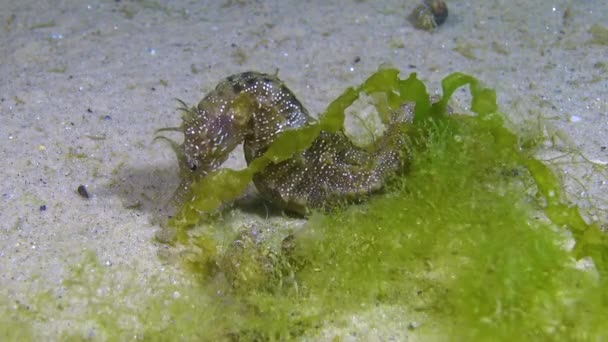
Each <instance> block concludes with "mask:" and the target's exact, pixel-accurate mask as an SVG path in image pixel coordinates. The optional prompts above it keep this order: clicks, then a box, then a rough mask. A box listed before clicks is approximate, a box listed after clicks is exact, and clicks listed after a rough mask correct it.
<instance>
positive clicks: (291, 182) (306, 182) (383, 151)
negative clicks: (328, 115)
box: [164, 72, 413, 215]
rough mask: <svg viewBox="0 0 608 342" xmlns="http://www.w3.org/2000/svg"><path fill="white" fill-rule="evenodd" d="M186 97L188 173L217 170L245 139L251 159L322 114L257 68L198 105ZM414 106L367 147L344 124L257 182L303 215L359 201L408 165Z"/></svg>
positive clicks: (181, 149) (183, 160)
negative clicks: (407, 129) (406, 130)
mask: <svg viewBox="0 0 608 342" xmlns="http://www.w3.org/2000/svg"><path fill="white" fill-rule="evenodd" d="M182 104H183V108H181V109H182V110H183V112H184V115H183V123H182V125H181V127H179V130H180V131H182V132H183V134H184V141H183V143H182V144H179V145H178V144H175V143H173V144H174V145H173V147H174V150H175V151H176V153H177V156H178V160H179V162H180V172H181V174H182V178H184V177H186V176H201V177H204V176H205V175H206V174H208V173H209V172H211V171H213V170H216V169H217V168H218V167H219V166H220V165H221V164H222V163H223V162H224V161H225V160H226V159H227V157H228V154H229V153H230V152H231V151H233V150H234V149H235V148H236V147H237V146H238V145H239V144H241V143H243V146H244V154H245V160H246V162H247V164H250V163H251V162H252V161H253V160H255V159H256V158H257V157H259V156H261V155H263V154H264V152H266V150H267V149H268V147H269V146H270V145H271V144H272V143H273V142H274V140H275V139H276V138H277V136H278V135H279V134H281V133H282V132H284V131H286V130H290V129H297V128H302V127H306V126H308V125H311V124H314V123H315V122H316V120H315V119H313V118H312V117H311V116H310V115H309V114H308V111H307V110H306V109H305V108H304V106H303V105H302V104H301V102H300V101H299V100H298V99H297V98H296V97H295V95H294V94H293V93H292V91H291V90H289V88H287V87H286V86H285V84H284V83H283V82H282V81H281V80H280V79H279V78H278V77H277V76H274V75H269V74H264V73H258V72H244V73H240V74H235V75H232V76H229V77H228V78H226V79H225V80H223V81H222V82H220V83H219V84H218V85H217V86H216V88H215V89H214V90H213V91H211V92H210V93H209V94H207V95H206V96H205V97H204V98H203V99H202V100H201V101H200V102H199V104H198V106H196V107H192V108H188V107H187V106H186V105H185V104H184V103H182ZM412 113H413V104H412V105H406V106H404V107H403V109H402V110H401V111H398V112H396V113H395V114H393V116H392V118H391V120H390V122H389V124H388V127H387V129H386V131H385V133H384V135H383V136H382V137H381V138H379V139H377V141H376V142H374V143H373V144H372V146H368V147H366V148H362V147H359V146H356V145H355V144H353V142H352V141H351V140H350V139H349V138H348V136H347V135H346V134H345V133H344V132H328V131H321V133H320V134H319V136H318V137H317V138H316V140H315V141H314V142H313V143H312V145H311V146H310V147H309V148H308V149H307V150H305V151H303V152H301V153H297V154H296V155H294V156H292V158H290V159H288V160H285V161H283V162H280V163H276V164H270V165H268V166H267V167H266V168H265V169H264V170H263V171H261V172H258V173H257V174H255V175H254V177H253V182H254V184H255V186H256V188H257V189H258V191H259V193H260V194H261V195H262V196H263V197H264V198H266V199H267V200H269V201H270V202H272V203H274V204H275V205H277V206H279V207H280V208H283V209H284V210H286V211H289V212H294V213H297V214H300V215H306V214H308V213H309V212H310V210H311V209H316V208H330V207H333V206H335V205H337V204H338V203H342V202H346V201H349V202H350V201H361V200H363V199H365V198H366V197H367V196H368V195H369V194H371V193H373V192H376V191H379V190H381V189H382V188H383V186H384V185H385V184H386V182H387V180H388V178H390V177H391V176H392V175H394V174H395V173H397V172H399V171H400V170H403V168H404V166H405V165H406V162H407V154H406V153H405V151H404V150H405V149H404V143H405V142H404V138H403V135H402V134H401V133H400V127H401V125H400V124H401V123H402V122H403V121H405V120H407V118H409V117H412V115H413V114H412ZM164 130H175V129H164ZM188 173H191V175H187V174H188ZM189 178H191V177H189ZM182 186H183V185H182Z"/></svg>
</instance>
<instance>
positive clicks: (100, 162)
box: [0, 0, 608, 337]
mask: <svg viewBox="0 0 608 342" xmlns="http://www.w3.org/2000/svg"><path fill="white" fill-rule="evenodd" d="M49 2H50V1H49ZM8 3H9V1H2V3H1V4H0V32H1V34H0V63H1V64H0V96H1V99H2V102H1V103H0V120H1V121H0V141H1V143H0V160H1V161H2V165H3V167H2V168H0V179H1V182H0V193H1V194H2V198H0V297H2V296H4V297H6V303H9V304H10V305H14V303H16V301H19V302H20V303H25V304H26V305H27V304H28V300H29V298H30V296H31V295H32V294H33V293H39V292H40V291H47V290H48V291H50V293H52V294H53V295H56V296H61V295H67V296H69V295H70V294H64V293H62V291H63V288H62V284H61V281H62V279H63V278H64V277H65V276H66V274H67V272H68V270H69V268H70V267H71V266H72V265H74V264H77V263H78V262H80V261H81V260H82V258H83V255H84V251H85V250H89V251H92V252H94V253H95V254H96V255H97V256H98V258H99V260H100V262H102V263H104V264H107V265H108V268H109V269H125V268H126V269H129V270H131V271H133V272H134V273H135V274H138V275H140V278H139V281H141V282H142V284H145V280H146V279H147V278H148V277H152V276H154V275H158V274H161V275H162V277H165V276H166V277H167V279H170V278H171V277H173V276H175V277H178V278H179V271H176V270H175V269H174V268H173V267H166V268H163V265H162V264H161V262H160V261H159V259H158V257H157V255H156V254H157V252H158V250H159V248H160V247H159V245H158V244H156V243H155V242H154V241H153V236H154V232H155V230H156V228H157V227H156V226H155V223H154V222H156V221H155V220H156V219H158V217H159V216H162V215H163V214H166V213H163V212H162V210H163V207H164V203H165V201H166V200H167V199H168V198H169V196H170V195H171V192H172V190H173V188H174V187H175V186H176V185H177V182H178V179H177V167H176V162H175V159H174V156H173V153H172V151H171V150H170V149H169V148H168V147H167V146H166V145H164V144H152V138H153V136H154V131H155V130H156V129H158V128H160V127H166V126H177V125H179V123H180V113H179V112H178V111H176V110H175V107H176V106H177V103H176V101H175V100H174V98H180V99H182V100H184V101H185V102H186V103H188V104H194V103H196V102H198V101H199V100H200V99H201V98H202V96H203V95H204V93H206V92H208V91H209V90H211V89H212V88H213V87H214V86H215V84H216V83H217V82H218V81H220V80H221V79H222V78H224V77H226V76H228V75H230V74H233V73H237V72H241V71H246V70H257V71H263V72H269V73H272V72H274V71H275V70H277V69H278V70H279V75H280V77H281V78H282V79H283V80H284V81H285V82H286V84H287V85H288V86H289V87H290V88H291V89H292V90H293V91H294V92H295V94H296V95H297V96H298V98H299V99H300V101H301V102H302V103H303V104H304V105H305V106H306V107H307V108H308V109H309V111H310V112H311V113H319V112H321V111H322V110H323V109H324V107H325V106H326V105H327V104H328V103H329V102H330V101H331V100H332V99H334V98H335V97H336V96H337V95H339V94H340V93H341V92H342V90H343V89H344V88H345V87H347V86H350V85H356V84H358V83H360V82H361V81H363V80H364V79H365V78H366V77H368V76H369V75H370V74H371V73H372V72H374V71H375V70H376V69H377V68H378V66H379V65H380V64H384V63H386V64H389V65H392V66H394V67H397V68H399V69H400V70H402V74H403V75H407V74H408V73H410V72H417V73H418V75H419V77H420V78H422V79H423V80H425V81H426V82H427V85H428V86H429V89H430V90H431V91H432V92H439V89H440V84H439V82H440V80H441V79H442V78H443V77H445V76H446V75H448V74H449V73H451V72H454V71H462V72H466V73H470V74H472V75H474V76H476V77H478V78H479V79H481V80H482V81H484V82H485V83H486V84H487V85H488V86H490V87H492V88H494V89H496V90H497V92H498V95H499V103H500V106H501V109H502V110H503V111H504V112H505V113H507V115H508V116H509V117H511V118H513V119H514V120H516V121H521V120H524V119H532V120H535V118H537V117H538V116H542V117H543V118H546V119H548V122H549V123H550V124H551V125H552V126H553V127H554V129H555V132H563V133H565V134H566V135H567V136H569V137H570V143H571V144H572V145H574V146H575V147H576V148H578V149H580V151H582V153H583V154H584V155H585V156H586V157H588V158H589V159H592V160H595V161H597V162H599V163H606V162H608V151H606V148H605V147H606V146H607V145H608V137H607V133H608V104H607V100H608V96H607V94H608V69H607V68H608V67H607V66H606V65H608V46H602V45H595V44H590V43H589V40H590V39H591V35H590V34H589V33H588V29H589V27H590V26H591V25H592V24H595V23H599V24H602V25H604V26H608V20H607V18H608V2H605V1H576V2H573V1H567V0H559V1H551V2H546V1H525V0H514V1H513V0H500V1H498V0H483V1H482V0H473V1H464V0H463V1H450V2H449V3H448V6H449V10H450V15H449V18H448V21H447V22H446V24H445V25H443V26H441V27H440V28H439V29H438V30H437V31H436V32H434V33H427V32H423V31H419V30H416V29H414V28H413V27H412V25H411V24H410V23H409V22H408V21H407V20H406V16H407V15H408V14H409V12H410V11H411V9H412V8H413V7H414V6H415V5H416V4H417V2H416V1H406V2H405V3H404V1H378V2H375V1H332V2H330V3H334V4H333V5H330V4H326V2H325V1H312V2H309V1H289V2H286V1H228V0H223V1H208V3H211V4H208V5H198V4H197V5H194V4H196V3H197V2H194V1H170V2H168V3H166V4H165V3H164V2H162V3H163V4H160V5H159V4H158V3H157V2H156V1H143V2H139V1H137V2H136V1H116V2H115V1H93V2H91V1H89V2H83V1H75V0H71V1H53V4H48V5H40V3H42V2H41V1H33V0H22V1H19V2H17V1H15V2H12V3H11V4H8ZM338 4H340V5H338ZM568 6H569V7H568ZM567 8H568V9H569V11H570V13H572V16H571V17H570V18H568V19H564V12H565V11H566V9H567ZM457 50H460V51H461V52H458V51H457ZM462 51H468V52H470V53H472V54H473V55H474V58H467V57H465V56H464V54H463V53H462ZM355 60H359V61H358V62H355ZM598 63H604V64H598ZM194 71H198V72H197V73H195V72H194ZM462 98H463V100H462V102H461V103H457V104H456V105H457V106H459V105H460V106H461V107H462V108H465V109H466V107H467V103H466V102H465V100H464V98H466V96H465V97H462ZM602 147H603V149H602ZM567 171H568V174H567V177H568V178H567V179H569V180H570V181H569V183H571V184H572V187H571V190H572V193H573V195H575V196H579V198H578V199H579V200H581V201H582V203H583V204H584V203H586V202H585V201H586V200H587V199H590V200H591V201H592V202H594V203H595V205H599V206H601V205H602V203H604V201H605V198H604V197H602V193H606V190H607V185H606V183H605V179H603V178H602V177H598V176H597V175H592V174H590V167H589V166H584V167H578V168H575V167H567ZM576 179H580V180H582V182H583V184H584V185H586V186H587V187H588V188H587V190H588V191H587V192H585V193H582V191H583V189H582V188H581V187H580V186H579V185H577V183H576V182H574V181H573V180H576ZM80 184H84V185H86V186H87V189H88V192H89V194H90V198H89V199H84V198H82V197H81V196H79V195H78V194H77V192H76V189H77V187H78V186H79V185H80ZM136 203H140V204H141V208H140V209H129V208H127V207H126V206H128V205H133V204H136ZM41 205H46V210H44V211H41V210H40V206H41ZM599 215H601V212H600V213H599ZM120 266H123V267H122V268H121V267H120ZM113 277H115V278H114V280H115V282H116V283H115V284H114V285H113V286H119V285H120V283H121V282H127V281H130V280H129V278H125V277H123V276H121V274H120V272H118V273H116V274H113ZM0 304H2V305H8V304H5V303H0ZM63 315H65V317H54V319H53V320H51V321H50V322H46V323H45V324H46V327H47V329H51V330H49V331H48V334H49V336H50V337H53V336H56V335H54V334H56V333H58V332H59V331H61V330H62V329H64V328H66V327H68V325H69V324H70V322H72V325H71V326H69V327H68V328H67V329H68V330H70V329H76V330H80V329H84V328H83V327H79V326H76V327H75V326H74V325H78V323H77V322H78V320H77V318H74V317H73V313H70V312H65V311H64V313H63ZM74 322H76V323H74ZM49 327H50V328H49ZM381 336H386V335H381Z"/></svg>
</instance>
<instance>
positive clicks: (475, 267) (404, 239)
mask: <svg viewBox="0 0 608 342" xmlns="http://www.w3.org/2000/svg"><path fill="white" fill-rule="evenodd" d="M465 85H468V86H469V88H470V90H471V94H472V99H473V100H472V101H473V102H472V106H471V108H472V110H473V111H474V112H475V115H447V114H446V112H447V105H448V100H449V98H450V97H451V95H452V94H453V93H454V91H455V90H456V89H458V88H459V87H462V86H465ZM442 87H443V94H444V95H443V97H442V99H441V100H439V101H438V102H436V103H434V104H431V101H430V99H429V96H428V94H427V92H426V88H425V86H424V84H423V83H422V82H420V81H419V80H418V79H417V78H416V76H415V75H410V76H409V77H408V78H406V79H400V78H399V77H398V72H397V71H395V70H392V69H386V70H381V71H379V72H378V73H376V74H374V75H373V76H372V77H370V78H369V79H368V80H367V81H366V82H365V83H364V84H363V85H362V86H360V87H358V88H349V89H347V90H346V91H345V92H344V93H343V95H342V96H340V97H339V98H338V100H336V101H334V102H333V103H332V104H331V105H330V106H329V108H328V110H327V112H326V114H325V116H323V118H322V119H321V120H320V123H319V126H313V128H309V129H308V130H303V131H294V132H291V133H289V134H286V135H285V136H286V137H285V138H282V140H281V139H280V140H279V142H278V143H276V144H274V145H273V146H272V147H271V149H270V150H269V152H268V153H267V154H266V155H265V156H263V157H262V159H260V161H256V162H254V163H252V164H251V165H254V166H253V167H251V166H250V167H249V168H248V169H245V170H241V171H235V170H221V171H218V173H217V175H219V176H213V177H214V178H213V179H214V180H213V182H211V181H209V180H208V179H207V180H205V179H202V180H199V183H196V186H195V190H194V191H195V192H197V193H198V195H199V196H198V197H197V198H200V197H204V198H205V199H204V200H202V201H199V200H198V199H197V201H199V202H196V203H188V204H187V205H186V209H184V208H182V210H181V212H180V216H178V218H177V219H175V220H173V221H172V222H171V224H173V225H174V226H173V227H174V229H175V230H177V232H178V235H179V238H178V239H177V244H178V245H180V246H181V247H183V248H184V249H185V250H186V252H184V253H180V254H179V255H180V258H179V260H180V262H183V264H184V265H186V266H187V267H186V268H184V270H187V271H188V272H185V273H186V276H190V277H192V279H193V280H194V281H193V282H192V283H178V284H169V283H166V282H164V281H162V280H153V281H151V282H150V283H149V288H150V289H154V295H153V296H151V297H150V298H147V299H145V300H144V301H143V303H141V304H140V305H137V306H134V305H125V299H127V298H130V297H132V296H135V295H136V294H137V293H138V292H142V291H145V289H140V288H138V287H135V285H131V287H129V285H127V286H126V287H122V290H120V291H117V292H116V293H113V295H112V296H107V295H106V296H100V295H99V291H98V289H99V288H100V286H101V285H100V284H101V283H103V282H104V279H106V278H107V277H109V276H110V274H109V273H110V272H108V270H107V269H106V268H104V267H103V266H101V265H99V263H98V262H97V260H96V259H95V258H94V257H90V256H89V257H88V258H87V259H85V260H84V261H83V263H82V264H81V265H80V266H78V267H74V268H73V269H72V272H71V275H70V276H69V277H67V278H66V280H65V282H64V286H65V287H66V290H67V292H68V293H71V296H72V298H71V300H74V297H76V298H78V299H81V300H83V301H87V302H90V303H93V304H94V305H93V306H92V307H91V308H90V309H88V310H87V311H86V312H85V313H84V314H82V315H81V317H79V320H78V322H81V324H82V326H81V327H79V329H83V331H85V332H86V331H88V330H86V329H85V328H83V327H84V326H86V327H88V328H90V329H94V330H95V331H96V332H97V335H96V336H95V337H94V338H92V339H107V340H120V339H126V338H129V337H131V338H132V337H133V336H135V337H137V338H144V339H149V340H169V339H172V340H175V339H178V340H209V341H211V340H213V341H216V340H241V341H250V340H291V339H304V338H308V339H311V340H317V339H319V336H336V337H340V334H339V333H338V332H335V333H331V332H330V333H329V335H327V334H324V333H325V332H326V329H331V328H332V327H334V326H341V325H345V324H349V322H351V321H350V320H349V318H350V317H352V316H357V315H361V314H364V313H366V312H369V311H373V310H374V309H375V308H381V310H384V308H389V307H398V308H404V310H405V309H407V310H406V311H407V312H408V315H407V316H390V315H389V316H388V318H389V319H392V320H396V321H406V323H411V324H408V326H409V330H407V331H395V332H393V333H394V334H396V336H400V337H403V335H398V334H403V333H405V334H414V335H417V336H418V337H420V338H438V339H446V338H450V339H455V340H507V339H508V340H517V339H519V340H602V339H605V338H607V337H608V336H607V332H606V331H605V329H604V324H605V319H606V317H607V316H608V305H607V304H608V298H607V296H608V282H607V281H606V276H607V273H606V267H607V261H608V260H607V255H608V242H607V240H606V235H605V233H603V232H602V231H601V230H600V228H599V226H598V225H590V224H587V223H586V222H585V220H584V219H583V217H582V216H581V213H580V211H579V209H578V208H577V207H575V206H573V205H571V204H569V203H568V201H567V198H566V195H565V193H564V190H563V186H562V184H561V182H560V179H559V178H558V177H557V176H556V174H555V172H554V171H553V170H552V169H551V167H550V166H548V165H546V164H544V163H542V162H541V161H539V160H538V159H536V158H535V152H536V151H535V143H534V142H537V143H538V142H541V139H539V138H536V137H533V138H532V139H523V138H522V137H520V136H518V135H516V134H514V133H513V132H512V131H510V130H509V129H507V128H506V126H505V124H504V119H503V117H502V116H501V115H500V114H499V113H497V106H496V94H495V92H494V91H493V90H491V89H487V88H484V87H482V86H481V85H480V83H479V82H478V81H477V80H476V79H475V78H473V77H471V76H468V75H464V74H460V73H455V74H452V75H450V76H448V77H446V78H445V79H444V81H443V83H442ZM362 91H363V92H365V93H367V94H376V93H383V94H385V96H384V98H385V99H386V102H385V103H384V105H386V106H387V107H386V108H378V112H379V113H383V112H385V113H386V112H387V111H389V110H390V109H393V108H398V107H399V106H400V105H401V104H402V103H403V102H404V101H415V102H416V111H415V117H414V121H413V124H412V125H410V126H408V127H407V129H405V130H404V132H405V134H407V136H408V140H409V141H410V144H409V146H408V152H409V153H411V155H412V157H411V165H410V167H409V171H408V173H407V174H406V175H405V176H404V177H399V178H397V179H395V180H394V181H393V182H392V183H391V184H390V185H389V186H388V189H387V191H386V193H385V194H382V195H377V196H372V197H371V198H370V199H369V201H368V202H366V203H364V204H360V205H353V206H348V207H345V208H343V209H342V210H338V211H335V212H332V213H321V212H318V213H315V214H313V215H312V216H311V217H310V218H309V219H308V221H307V222H306V223H305V225H304V227H302V228H301V229H298V230H294V231H291V230H289V231H286V232H283V233H282V235H281V234H279V235H280V236H279V237H274V238H273V239H269V240H264V239H258V238H257V236H256V234H254V232H253V231H254V230H253V229H252V227H250V226H243V225H242V224H239V225H235V224H234V223H233V221H232V220H231V219H230V218H229V217H228V216H227V215H225V214H216V215H215V216H214V217H215V218H214V219H210V218H209V217H207V220H204V221H203V222H202V223H201V212H204V211H206V210H208V211H209V212H213V211H215V210H216V209H217V208H218V207H219V205H220V204H221V203H222V202H224V201H230V200H232V199H234V198H236V197H238V196H240V194H241V192H242V188H241V187H243V186H246V184H247V183H248V178H247V177H250V176H251V173H252V172H255V170H258V169H257V168H261V167H264V166H265V165H268V163H270V162H276V161H280V160H284V158H289V156H291V155H292V154H293V153H295V152H296V151H298V150H301V149H304V148H306V146H308V145H307V144H309V143H310V142H311V141H312V140H313V139H314V137H315V136H316V134H318V131H319V130H320V129H341V127H342V125H343V121H344V109H345V108H347V107H348V106H350V104H352V103H353V102H354V101H355V100H356V99H357V97H358V94H359V93H360V92H362ZM255 165H257V166H255ZM252 170H253V171H252ZM218 183H219V186H218V187H214V185H215V184H218ZM220 189H221V191H220ZM193 202H195V201H193ZM218 218H219V219H218ZM261 225H262V226H261V227H257V230H260V231H266V230H271V229H272V228H273V227H272V225H273V223H272V222H271V221H269V222H266V223H261ZM569 240H574V242H575V247H574V248H573V249H569V248H566V246H567V245H568V241H569ZM583 258H585V260H587V261H588V262H590V263H593V264H594V265H595V267H591V269H590V270H589V269H588V270H582V269H579V268H577V267H575V266H576V262H577V261H579V260H581V259H583ZM134 283H135V282H134ZM62 302H64V303H65V304H63V306H64V309H62V310H61V311H62V312H65V311H67V310H69V301H68V299H64V300H63V301H62ZM49 303H56V299H55V301H53V302H51V300H49ZM49 305H55V304H49ZM0 307H1V308H5V305H4V304H3V305H1V306H0ZM3 310H4V311H10V312H6V313H5V314H3V315H2V318H0V328H2V330H1V331H2V333H4V334H6V333H9V332H10V333H12V334H13V335H3V336H9V337H10V336H20V335H19V334H20V333H24V334H26V333H30V334H31V335H36V334H35V333H34V332H32V331H28V329H27V328H26V326H27V322H28V321H29V320H37V319H40V316H47V317H51V316H53V315H52V310H51V309H47V311H45V314H38V315H36V316H19V315H18V312H16V311H14V310H12V311H11V310H8V309H3ZM15 310H16V309H15ZM385 312H390V311H389V310H386V311H385ZM16 317H17V318H19V317H20V318H19V319H17V318H16ZM366 317H368V316H366ZM375 320H376V322H375V323H376V326H378V327H383V326H385V324H386V321H385V320H386V317H384V316H379V317H378V318H376V319H375ZM13 322H16V324H17V326H16V330H11V331H9V330H5V329H8V328H7V327H8V325H10V324H12V323H13ZM328 322H329V323H328ZM414 323H415V324H414ZM353 329H356V327H353ZM359 334H360V335H358V336H363V337H362V338H364V336H365V335H364V334H365V332H359ZM361 334H362V335H361ZM0 336H2V335H0ZM23 336H28V335H23ZM64 337H66V338H71V339H76V340H78V339H85V338H87V337H88V336H87V335H86V334H83V333H66V335H65V336H64Z"/></svg>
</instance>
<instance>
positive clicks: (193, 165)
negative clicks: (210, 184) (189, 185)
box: [188, 161, 198, 172]
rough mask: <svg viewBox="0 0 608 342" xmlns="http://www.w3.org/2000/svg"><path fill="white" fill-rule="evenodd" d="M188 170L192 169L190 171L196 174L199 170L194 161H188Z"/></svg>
mask: <svg viewBox="0 0 608 342" xmlns="http://www.w3.org/2000/svg"><path fill="white" fill-rule="evenodd" d="M188 168H189V169H190V171H192V172H194V171H196V169H197V168H198V165H196V163H194V162H192V161H188Z"/></svg>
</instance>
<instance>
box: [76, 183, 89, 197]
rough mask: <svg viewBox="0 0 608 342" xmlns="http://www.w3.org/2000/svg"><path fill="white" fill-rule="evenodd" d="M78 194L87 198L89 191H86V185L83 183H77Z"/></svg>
mask: <svg viewBox="0 0 608 342" xmlns="http://www.w3.org/2000/svg"><path fill="white" fill-rule="evenodd" d="M77 191H78V194H79V195H80V197H82V198H89V193H88V192H87V187H86V186H84V185H82V184H81V185H79V186H78V190H77Z"/></svg>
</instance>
